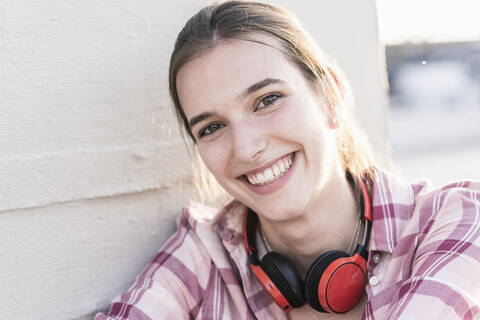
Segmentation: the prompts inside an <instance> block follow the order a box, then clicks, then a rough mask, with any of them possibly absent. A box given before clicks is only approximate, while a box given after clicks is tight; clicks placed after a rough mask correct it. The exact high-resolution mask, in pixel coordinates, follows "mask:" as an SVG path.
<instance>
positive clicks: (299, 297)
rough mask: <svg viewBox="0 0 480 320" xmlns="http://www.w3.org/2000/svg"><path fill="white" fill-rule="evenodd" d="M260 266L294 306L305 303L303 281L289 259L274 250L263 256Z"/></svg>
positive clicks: (297, 306)
mask: <svg viewBox="0 0 480 320" xmlns="http://www.w3.org/2000/svg"><path fill="white" fill-rule="evenodd" d="M260 267H261V268H262V269H263V271H264V272H265V274H266V275H267V276H268V277H269V278H270V280H271V281H272V282H273V283H274V284H275V286H277V288H278V290H280V292H281V293H282V294H283V296H284V297H285V299H287V301H288V302H289V303H290V305H291V306H292V307H293V308H299V307H301V306H303V305H304V304H305V294H304V287H303V281H302V279H301V278H300V275H299V274H298V272H297V271H296V269H295V267H294V266H293V264H292V262H291V261H290V260H289V259H287V258H286V257H284V256H282V255H281V254H279V253H277V252H274V251H272V252H269V253H267V254H266V255H265V256H264V257H263V258H262V261H261V262H260Z"/></svg>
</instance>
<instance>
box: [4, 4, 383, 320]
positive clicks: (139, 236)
mask: <svg viewBox="0 0 480 320" xmlns="http://www.w3.org/2000/svg"><path fill="white" fill-rule="evenodd" d="M203 3H204V1H194V0H189V1H187V0H184V1H179V0H168V1H153V0H139V1H127V0H114V1H94V0H81V1H52V0H51V1H35V0H24V1H17V0H3V1H2V2H1V3H0V79H1V81H0V261H2V263H0V288H1V290H0V319H15V320H18V319H35V320H37V319H90V318H91V317H92V315H93V313H94V312H95V310H102V309H105V308H106V307H107V305H108V303H109V301H110V299H111V298H112V297H113V296H114V295H116V294H117V293H119V292H120V291H122V290H124V289H126V288H127V286H128V285H129V284H130V283H131V282H132V280H133V278H134V276H135V275H136V274H137V273H138V272H139V271H140V269H141V268H142V267H143V266H144V265H145V263H146V262H147V261H148V260H149V259H150V258H151V257H152V256H153V255H154V253H155V251H156V250H157V249H158V248H159V246H160V245H161V243H162V242H163V241H164V240H165V239H166V237H167V236H168V235H169V234H170V233H171V232H172V230H173V219H174V216H175V215H176V213H177V212H179V210H180V208H181V206H182V204H184V203H185V202H187V201H188V199H189V198H190V197H191V194H192V191H191V188H190V184H189V179H190V161H189V159H188V157H187V155H186V152H185V148H184V145H183V142H182V140H181V138H180V137H179V134H178V131H177V128H176V124H175V120H174V117H173V114H172V111H171V105H170V101H169V98H168V91H167V81H166V79H167V67H168V58H169V54H170V52H171V50H172V47H173V41H174V38H175V35H176V33H177V32H178V31H179V29H180V28H181V26H182V25H183V23H184V22H185V20H186V19H187V17H189V16H190V15H191V14H192V13H193V12H195V11H196V10H197V9H198V8H199V7H200V6H201V5H202V4H203ZM277 3H279V4H282V5H284V6H285V7H287V8H289V9H291V10H292V11H294V12H295V13H296V14H297V15H298V16H299V17H300V20H301V21H303V22H304V24H305V25H306V26H307V29H309V30H310V31H311V32H312V34H313V35H314V36H315V37H316V38H317V39H318V40H319V42H320V43H321V45H322V47H324V48H325V49H326V50H327V51H329V52H330V53H332V54H333V55H334V56H336V57H337V59H338V61H339V63H340V65H341V66H342V67H343V68H344V69H345V71H346V73H347V75H348V76H349V77H350V79H351V81H352V85H353V87H354V89H355V92H356V98H357V100H358V102H359V109H360V110H361V117H360V118H361V120H362V121H363V122H364V123H365V124H366V126H367V128H368V133H369V135H370V136H371V138H372V139H373V141H374V142H375V144H376V146H377V147H381V145H382V144H383V143H384V139H385V132H386V124H385V121H386V117H385V101H386V96H385V90H384V88H383V84H382V80H381V74H382V72H383V69H382V66H381V62H380V61H381V60H380V59H379V50H378V48H377V38H376V37H377V29H376V17H375V8H374V3H373V0H368V1H348V0H340V1H339V0H336V1H333V0H330V1H327V0H323V1H313V0H311V1H295V0H288V1H287V0H284V1H278V2H277ZM312 13H315V14H312Z"/></svg>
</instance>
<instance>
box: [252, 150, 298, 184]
mask: <svg viewBox="0 0 480 320" xmlns="http://www.w3.org/2000/svg"><path fill="white" fill-rule="evenodd" d="M294 155H295V154H294V153H292V154H289V155H287V156H285V157H283V158H281V159H279V160H278V161H277V162H275V163H274V164H272V165H271V166H270V167H268V168H266V169H264V170H263V171H262V172H257V173H253V174H247V175H246V176H247V180H248V182H249V183H250V184H253V185H259V186H261V185H265V184H269V183H272V182H273V181H275V180H277V179H279V178H280V177H282V176H283V175H284V174H285V173H287V172H288V170H289V169H290V167H291V166H292V163H293V157H294Z"/></svg>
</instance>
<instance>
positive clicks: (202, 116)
mask: <svg viewBox="0 0 480 320" xmlns="http://www.w3.org/2000/svg"><path fill="white" fill-rule="evenodd" d="M211 116H213V112H203V113H200V114H199V115H197V116H195V117H192V119H190V121H189V122H188V125H189V126H190V129H192V127H193V126H194V125H196V124H197V123H199V122H201V121H203V120H205V119H208V118H210V117H211Z"/></svg>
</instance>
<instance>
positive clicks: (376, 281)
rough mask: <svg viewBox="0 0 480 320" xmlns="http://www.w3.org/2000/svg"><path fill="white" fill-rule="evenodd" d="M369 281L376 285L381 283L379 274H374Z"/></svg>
mask: <svg viewBox="0 0 480 320" xmlns="http://www.w3.org/2000/svg"><path fill="white" fill-rule="evenodd" d="M368 282H369V283H370V285H371V286H376V285H377V284H379V283H380V279H378V277H377V276H373V277H371V278H370V280H368Z"/></svg>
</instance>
